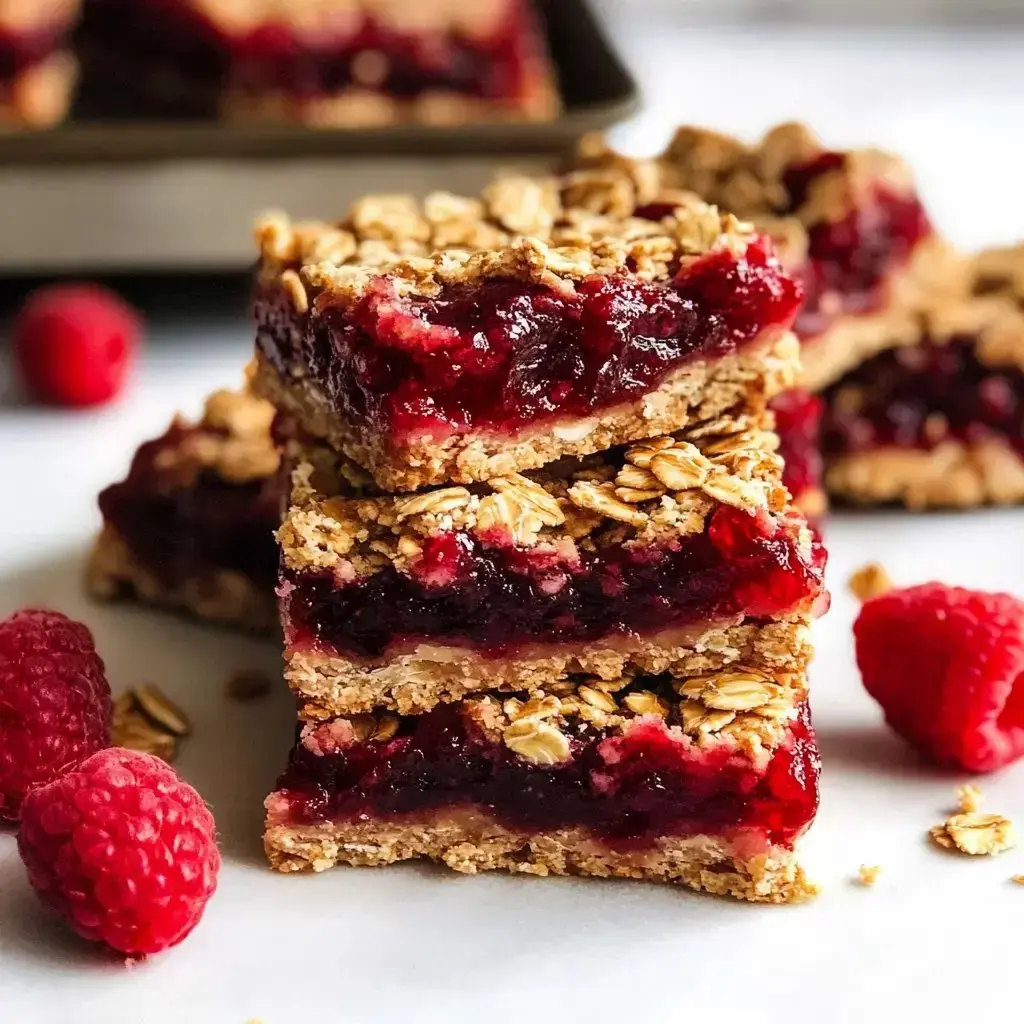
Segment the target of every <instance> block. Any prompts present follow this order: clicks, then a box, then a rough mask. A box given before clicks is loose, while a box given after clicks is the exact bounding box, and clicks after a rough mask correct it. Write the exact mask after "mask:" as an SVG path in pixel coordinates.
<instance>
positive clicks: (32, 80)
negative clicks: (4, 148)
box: [0, 0, 81, 131]
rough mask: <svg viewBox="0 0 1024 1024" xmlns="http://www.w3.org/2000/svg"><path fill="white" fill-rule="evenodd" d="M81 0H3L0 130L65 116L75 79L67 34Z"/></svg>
mask: <svg viewBox="0 0 1024 1024" xmlns="http://www.w3.org/2000/svg"><path fill="white" fill-rule="evenodd" d="M80 6H81V3H80V0H0V131H3V130H4V129H10V128H49V127H51V126H52V125H55V124H58V123H59V122H60V121H63V120H64V117H65V116H66V114H67V112H68V107H69V106H70V104H71V97H72V93H73V91H74V87H75V82H76V79H77V65H76V63H75V59H74V58H73V57H72V56H71V54H70V53H69V52H67V49H66V46H67V43H68V36H69V35H70V33H71V30H72V28H73V27H74V24H75V21H76V20H77V18H78V12H79V8H80Z"/></svg>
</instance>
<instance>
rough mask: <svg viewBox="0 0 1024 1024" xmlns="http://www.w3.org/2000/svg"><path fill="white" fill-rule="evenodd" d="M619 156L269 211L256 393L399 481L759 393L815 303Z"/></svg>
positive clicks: (429, 480)
mask: <svg viewBox="0 0 1024 1024" xmlns="http://www.w3.org/2000/svg"><path fill="white" fill-rule="evenodd" d="M627 185H628V183H627V181H626V179H625V178H624V177H623V175H622V174H621V173H619V172H618V171H616V170H612V171H610V172H609V173H607V174H587V175H584V176H579V175H573V174H570V175H568V176H565V177H563V178H559V179H552V180H546V181H535V180H529V179H511V178H507V179H503V180H500V181H498V182H496V183H495V184H494V185H492V186H491V187H490V188H489V189H487V190H486V191H485V192H484V193H483V195H482V197H481V198H480V199H467V198H461V197H456V196H452V195H433V196H430V197H428V198H427V199H426V200H425V201H424V202H423V203H422V204H420V203H417V202H415V201H414V200H412V199H411V198H409V197H377V198H370V199H366V200H363V201H362V202H360V203H358V204H356V205H355V207H354V208H353V209H352V211H351V212H350V213H349V215H348V217H347V218H346V219H345V220H344V221H343V222H341V223H340V224H337V225H323V224H298V225H296V224H292V223H290V222H289V221H288V220H287V219H286V218H284V217H280V216H278V217H271V218H267V219H265V220H264V221H262V222H261V224H260V225H259V226H258V231H257V234H258V239H259V245H260V255H261V260H260V269H259V281H258V287H257V296H256V318H257V366H258V370H257V377H256V387H257V390H258V391H259V392H260V393H261V394H262V395H263V396H264V397H266V398H269V399H270V400H271V401H273V402H274V403H275V404H276V405H277V406H278V407H279V408H281V409H283V410H285V411H286V412H288V413H291V414H293V415H295V416H297V417H298V419H299V420H300V422H301V425H302V426H303V428H304V429H305V430H306V431H308V432H309V433H310V434H312V435H314V436H317V437H320V438H324V439H326V440H327V441H328V443H329V444H330V445H331V446H333V447H334V448H335V449H337V450H339V451H341V452H342V453H343V454H345V455H346V456H348V457H349V458H351V459H352V460H353V461H355V462H356V463H358V464H359V465H361V466H363V467H364V468H365V469H367V470H368V471H369V472H370V473H371V474H372V475H373V477H374V478H375V480H376V482H377V484H378V485H379V486H380V487H382V488H383V489H385V490H388V491H410V490H414V489H417V488H419V487H423V486H426V485H432V484H439V483H471V482H474V481H478V480H487V479H490V478H492V477H495V476H500V475H503V474H508V473H513V472H517V471H519V470H523V469H531V468H536V467H539V466H542V465H545V464H546V463H549V462H552V461H554V460H556V459H558V458H561V457H563V456H566V455H573V456H583V455H587V454H589V453H592V452H595V451H600V450H603V449H606V448H609V447H611V446H614V445H618V444H624V443H626V442H629V441H632V440H637V439H640V438H644V437H651V436H654V435H656V434H659V433H665V432H671V431H673V430H678V429H681V428H682V427H684V426H685V425H686V424H687V422H688V421H689V420H690V419H691V418H693V417H697V416H699V418H707V417H711V416H715V415H717V414H719V413H721V412H723V411H724V410H726V409H731V408H735V407H736V406H737V405H741V404H746V405H747V406H748V407H750V408H751V409H755V410H756V409H760V408H763V406H764V403H765V402H766V401H767V399H768V398H770V397H771V396H772V395H774V394H776V393H777V392H779V391H780V390H783V389H784V388H785V387H787V386H789V385H791V384H792V382H793V380H794V378H795V374H796V369H797V345H796V341H795V338H794V337H793V335H792V334H791V333H790V330H789V328H790V325H791V324H792V322H793V319H794V317H795V316H796V314H797V311H798V308H799V303H800V291H799V288H798V286H797V285H796V284H795V283H794V282H793V281H792V280H791V279H790V278H789V277H787V276H786V274H785V272H784V271H783V270H782V267H781V265H780V264H779V262H778V260H777V259H776V258H775V256H774V253H773V250H772V247H771V244H770V243H769V242H767V241H766V240H764V239H763V238H760V237H759V236H757V235H756V234H755V233H754V232H753V230H752V229H751V228H750V226H749V225H747V224H744V223H742V222H740V221H738V220H737V219H736V218H735V217H733V216H732V215H729V214H724V215H723V214H720V213H719V211H718V210H717V209H715V208H714V207H711V206H707V205H705V204H704V203H702V202H700V201H698V200H696V199H694V198H693V197H690V196H679V197H677V201H676V202H675V204H674V205H673V206H672V207H671V208H668V209H665V210H659V211H658V212H657V215H656V216H654V215H651V216H633V215H632V209H631V208H629V207H628V206H623V203H622V199H623V194H624V193H623V189H624V188H626V187H627Z"/></svg>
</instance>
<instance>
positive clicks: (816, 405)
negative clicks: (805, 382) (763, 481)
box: [771, 389, 825, 499]
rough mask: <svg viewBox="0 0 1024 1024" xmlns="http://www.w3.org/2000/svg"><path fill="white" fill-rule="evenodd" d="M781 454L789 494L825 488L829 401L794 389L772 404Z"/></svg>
mask: <svg viewBox="0 0 1024 1024" xmlns="http://www.w3.org/2000/svg"><path fill="white" fill-rule="evenodd" d="M771 408H772V412H773V413H774V414H775V431H776V433H777V434H778V435H779V454H780V455H781V456H782V458H783V460H784V461H785V468H784V469H783V471H782V482H783V483H784V484H785V485H786V488H787V489H788V491H789V493H790V494H792V495H793V497H794V498H797V499H799V497H800V495H801V494H806V493H808V492H809V491H814V490H818V489H820V487H821V478H822V471H823V466H822V457H821V417H822V413H823V411H824V408H825V403H824V402H823V401H822V399H821V398H820V397H819V396H818V395H812V394H809V393H808V392H806V391H801V390H799V389H794V390H792V391H787V392H785V394H782V395H779V396H778V397H776V398H775V399H774V400H773V401H772V403H771Z"/></svg>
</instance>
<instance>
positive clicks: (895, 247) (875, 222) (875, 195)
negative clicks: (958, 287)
mask: <svg viewBox="0 0 1024 1024" xmlns="http://www.w3.org/2000/svg"><path fill="white" fill-rule="evenodd" d="M842 161H843V156H842V154H838V153H825V154H823V155H821V156H819V157H816V158H815V159H814V160H812V161H811V162H810V163H807V164H803V165H798V166H795V167H792V168H790V169H789V171H787V172H786V175H785V178H784V181H785V186H786V190H787V192H788V193H789V199H790V208H791V210H793V211H795V210H797V209H798V208H799V207H800V206H801V205H802V204H803V202H804V200H805V199H806V197H807V195H808V193H809V191H810V189H811V186H812V184H813V182H814V181H815V180H816V179H817V178H819V177H820V176H822V175H824V174H827V173H829V172H831V171H835V170H837V169H839V168H840V167H841V164H842ZM931 231H932V228H931V224H930V223H929V221H928V217H927V214H926V213H925V211H924V207H923V206H922V205H921V203H920V202H919V201H918V199H917V197H916V196H915V195H913V194H912V193H911V194H909V195H907V194H903V193H900V192H898V191H896V190H894V189H893V188H891V187H889V186H887V185H885V184H884V183H883V182H877V183H875V184H874V185H873V186H872V188H871V191H870V193H869V194H867V195H865V196H862V197H859V198H858V203H857V206H856V208H855V209H854V210H852V211H851V212H850V213H849V214H848V215H847V216H846V217H844V218H843V219H842V220H839V221H835V222H824V223H821V224H817V225H815V226H814V227H813V228H811V230H810V233H809V239H808V242H809V246H808V260H807V265H806V267H805V269H804V273H803V275H802V277H801V280H802V283H803V285H804V288H805V290H806V293H807V301H806V303H805V305H804V309H803V311H802V312H801V313H800V316H799V317H798V318H797V321H796V331H797V333H798V334H799V335H800V337H801V338H812V337H814V336H815V335H817V334H820V333H822V332H823V331H824V330H826V329H827V328H828V327H829V325H830V324H831V323H832V321H833V320H834V319H835V318H836V317H837V316H839V315H859V314H864V313H871V312H874V311H875V310H877V309H879V308H880V307H881V306H882V305H884V303H885V292H884V289H885V284H886V281H887V279H888V277H889V275H891V274H892V273H894V272H895V271H897V270H899V269H900V268H901V267H902V266H903V265H904V264H905V263H906V262H907V260H908V259H909V258H910V255H911V253H912V252H913V250H914V247H915V246H916V245H917V243H918V242H920V241H921V240H922V239H923V238H925V237H926V236H928V235H929V234H931Z"/></svg>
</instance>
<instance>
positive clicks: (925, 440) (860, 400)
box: [824, 246, 1024, 508]
mask: <svg viewBox="0 0 1024 1024" xmlns="http://www.w3.org/2000/svg"><path fill="white" fill-rule="evenodd" d="M968 280H969V284H970V294H969V295H968V296H967V297H963V298H961V297H957V296H952V297H949V298H947V299H945V300H944V301H937V302H935V303H934V304H933V305H932V306H931V307H930V308H929V309H927V310H926V311H925V312H924V313H923V314H922V316H921V317H920V318H919V319H918V322H917V329H916V331H915V333H914V334H913V335H911V336H909V337H907V336H900V337H898V338H893V339H891V345H890V347H889V348H888V349H887V350H886V351H884V352H880V353H879V354H877V355H875V356H874V357H873V358H871V359H868V360H867V361H865V362H864V363H862V364H861V365H860V366H858V367H857V368H856V369H855V370H853V371H852V372H851V373H849V374H847V375H846V376H845V377H844V378H843V379H842V380H840V381H839V382H838V383H837V384H836V385H834V386H833V387H832V388H831V389H830V390H829V391H828V392H826V395H825V398H826V401H827V404H828V411H827V415H826V421H825V428H824V448H825V456H826V461H827V469H826V483H827V486H828V489H829V491H830V492H831V493H833V494H835V495H836V496H838V497H841V498H843V499H846V500H849V501H853V502H858V503H862V504H877V503H885V502H901V503H904V504H906V505H909V506H911V507H914V508H924V507H936V506H954V507H956V506H959V507H969V506H974V505H980V504H985V503H992V504H1009V503H1015V502H1020V501H1022V500H1024V246H1022V247H1018V248H1016V249H1001V250H991V251H988V252H983V253H981V254H979V255H978V256H977V257H975V259H974V260H973V261H972V263H971V265H970V273H969V275H968Z"/></svg>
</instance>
